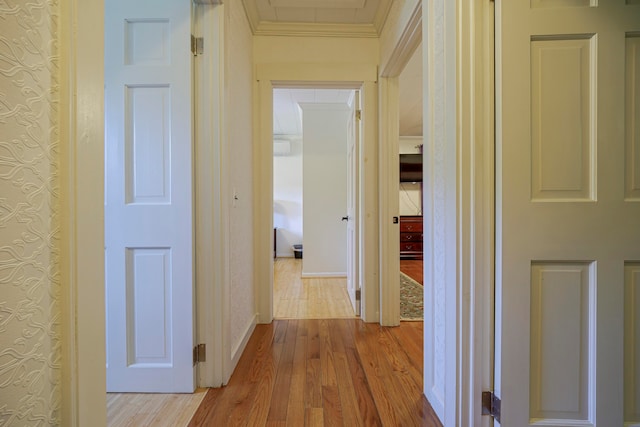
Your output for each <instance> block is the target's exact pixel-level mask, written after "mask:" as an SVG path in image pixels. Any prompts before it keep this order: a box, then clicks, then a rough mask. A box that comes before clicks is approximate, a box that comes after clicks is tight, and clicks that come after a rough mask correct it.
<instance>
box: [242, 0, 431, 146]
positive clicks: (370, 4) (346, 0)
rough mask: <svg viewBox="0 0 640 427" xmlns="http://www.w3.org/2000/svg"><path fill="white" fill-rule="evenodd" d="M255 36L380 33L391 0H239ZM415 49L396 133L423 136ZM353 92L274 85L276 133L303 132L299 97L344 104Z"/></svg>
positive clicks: (402, 84) (402, 83)
mask: <svg viewBox="0 0 640 427" xmlns="http://www.w3.org/2000/svg"><path fill="white" fill-rule="evenodd" d="M242 3H243V5H244V8H245V11H246V14H247V18H248V20H249V24H250V26H251V29H252V31H253V33H254V34H255V35H292V36H301V35H310V36H313V35H325V36H342V37H346V36H357V37H379V35H380V33H381V31H382V28H383V27H384V24H385V21H386V17H387V15H388V13H389V9H390V7H391V3H392V0H242ZM421 50H422V49H421V47H418V48H417V49H416V52H415V53H414V55H413V57H412V59H411V60H410V61H409V63H408V64H407V65H406V66H405V68H404V70H403V71H402V73H401V74H400V78H399V90H400V135H401V136H421V135H422V52H421ZM351 93H352V91H350V90H331V89H277V90H274V93H273V102H274V110H273V130H274V134H275V135H282V136H284V135H287V136H291V137H299V136H300V135H301V134H302V121H301V112H300V108H299V107H298V103H300V102H317V103H336V102H338V103H342V102H345V103H348V102H349V98H350V96H351Z"/></svg>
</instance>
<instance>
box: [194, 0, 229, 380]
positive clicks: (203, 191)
mask: <svg viewBox="0 0 640 427" xmlns="http://www.w3.org/2000/svg"><path fill="white" fill-rule="evenodd" d="M194 7H195V14H194V15H195V32H196V35H197V36H200V37H203V39H204V46H205V50H204V52H203V53H202V54H201V55H198V56H196V62H195V91H194V97H195V101H194V102H195V109H194V110H195V129H196V132H195V135H196V137H195V156H194V157H195V158H194V165H195V174H194V179H195V192H196V197H195V217H196V230H198V232H197V233H196V235H195V244H196V250H195V257H196V258H195V268H196V301H195V303H196V306H195V308H196V339H197V344H205V345H206V346H207V357H206V360H205V361H204V362H200V363H199V364H198V373H197V378H198V386H199V387H220V386H221V385H223V384H226V383H227V382H228V381H229V378H230V377H231V373H232V370H233V364H232V362H231V340H230V329H231V324H230V314H229V307H230V292H229V280H228V278H229V259H228V253H229V245H230V243H229V232H228V230H229V227H228V223H229V204H228V203H224V202H225V201H226V200H228V195H229V191H228V170H227V168H226V167H225V165H228V164H229V162H228V161H227V160H226V156H227V152H226V149H225V145H224V143H223V141H225V138H226V136H225V135H226V130H225V126H224V123H225V121H224V111H223V109H222V106H223V105H224V96H225V95H224V90H223V88H224V31H225V26H224V10H225V9H224V8H225V6H224V5H211V4H198V5H195V6H194Z"/></svg>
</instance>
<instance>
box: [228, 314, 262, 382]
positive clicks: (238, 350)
mask: <svg viewBox="0 0 640 427" xmlns="http://www.w3.org/2000/svg"><path fill="white" fill-rule="evenodd" d="M257 320H258V317H257V315H256V314H254V315H253V317H252V318H251V321H250V322H249V324H248V325H247V327H246V328H245V331H244V334H243V336H242V339H241V340H240V342H239V343H238V345H236V346H235V347H234V348H233V351H232V352H231V370H230V371H229V372H233V371H234V370H235V369H236V365H237V364H238V361H239V360H240V356H242V352H243V351H244V349H245V347H246V346H247V343H248V342H249V338H251V334H253V331H254V330H255V329H256V324H257Z"/></svg>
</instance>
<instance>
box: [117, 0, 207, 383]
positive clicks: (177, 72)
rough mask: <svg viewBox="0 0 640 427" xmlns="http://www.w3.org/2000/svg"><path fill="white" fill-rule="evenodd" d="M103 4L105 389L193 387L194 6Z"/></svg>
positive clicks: (147, 1)
mask: <svg viewBox="0 0 640 427" xmlns="http://www.w3.org/2000/svg"><path fill="white" fill-rule="evenodd" d="M105 7H106V10H105V28H106V30H105V82H106V86H105V90H106V93H105V99H106V201H105V227H106V229H105V234H106V236H105V240H106V243H105V245H106V248H105V252H106V254H105V256H106V293H107V295H106V300H107V391H111V392H193V390H194V384H195V382H194V368H193V342H194V340H193V336H194V334H193V286H194V285H193V253H192V252H193V224H192V215H193V213H192V204H193V200H192V130H191V126H192V125H191V123H192V121H191V75H192V74H191V62H192V57H191V53H190V34H191V24H190V16H191V5H190V2H188V1H184V0H136V1H129V0H110V1H108V2H106V3H105Z"/></svg>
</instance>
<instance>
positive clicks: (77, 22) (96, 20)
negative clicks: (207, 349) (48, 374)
mask: <svg viewBox="0 0 640 427" xmlns="http://www.w3.org/2000/svg"><path fill="white" fill-rule="evenodd" d="M61 8H62V10H61V14H60V22H59V29H60V34H59V37H60V46H61V49H60V55H61V56H60V64H61V66H62V67H67V68H66V72H63V73H62V74H61V75H62V76H66V78H64V77H63V79H62V80H61V87H60V94H61V101H65V100H66V101H67V102H61V104H60V105H61V106H62V107H64V108H66V109H63V110H61V111H62V116H61V122H60V131H61V138H60V141H61V171H64V173H63V174H62V175H61V179H62V183H61V192H60V193H61V210H62V212H61V218H62V221H63V226H62V228H61V230H60V242H61V244H62V248H61V249H62V254H61V256H60V262H61V263H62V265H61V271H62V272H63V273H62V274H63V278H62V284H63V286H62V289H63V295H62V298H63V303H62V313H63V315H64V318H63V319H62V321H63V325H62V342H63V350H62V362H61V363H62V378H63V379H62V382H61V384H62V390H61V391H62V402H61V405H62V408H61V423H62V425H68V426H84V425H95V426H97V427H100V426H103V425H106V418H107V408H106V403H105V390H106V376H105V372H106V371H105V359H106V352H105V314H104V313H105V288H104V279H105V276H104V217H103V207H104V143H103V141H104V0H82V1H81V0H72V1H70V2H63V3H61ZM64 70H65V69H64V68H63V71H64ZM65 136H66V138H65ZM65 141H67V142H65Z"/></svg>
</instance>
